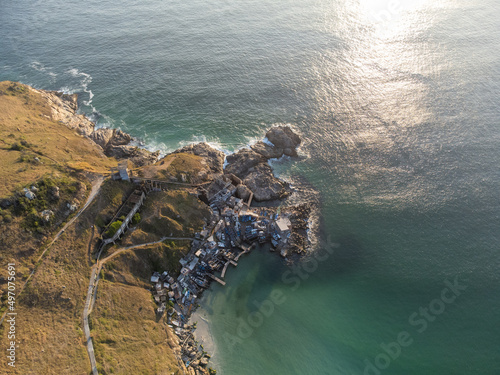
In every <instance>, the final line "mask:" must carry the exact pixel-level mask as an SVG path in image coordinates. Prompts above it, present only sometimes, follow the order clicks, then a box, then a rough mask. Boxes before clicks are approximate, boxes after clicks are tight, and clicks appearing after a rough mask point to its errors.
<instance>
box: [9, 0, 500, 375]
mask: <svg viewBox="0 0 500 375" xmlns="http://www.w3.org/2000/svg"><path fill="white" fill-rule="evenodd" d="M395 4H396V6H394V5H389V3H386V2H384V1H376V0H374V1H368V0H360V1H357V2H356V1H337V0H334V1H322V0H316V1H314V0H304V1H301V2H298V1H291V0H288V1H276V2H266V1H263V0H253V1H250V0H242V1H238V2H225V1H203V2H202V1H198V0H194V1H191V2H180V1H169V2H166V1H152V0H146V1H141V2H139V1H124V2H121V3H120V4H118V3H117V4H112V3H108V2H98V1H88V2H85V3H83V2H82V3H70V2H62V1H55V0H46V1H43V2H42V1H35V2H33V1H32V2H27V1H24V0H21V1H17V2H15V3H14V2H6V1H2V2H1V3H0V7H1V10H2V11H1V12H0V28H1V35H2V38H1V39H0V79H1V80H4V79H10V80H20V81H22V82H24V83H28V84H31V85H33V86H35V87H39V88H45V89H57V90H64V91H68V92H78V93H79V94H80V104H81V108H82V111H83V112H85V113H86V114H88V115H89V116H94V118H96V119H97V120H98V124H99V125H102V126H104V125H110V126H113V127H120V128H122V129H124V130H126V131H128V132H130V133H131V134H133V135H134V136H136V137H138V138H140V139H142V140H143V141H144V142H145V143H146V144H147V145H149V146H150V147H153V148H156V147H159V148H161V149H162V151H163V152H168V151H169V150H173V149H175V148H177V147H179V146H180V145H182V144H184V143H185V142H189V141H196V140H208V141H210V142H213V143H214V144H216V145H218V146H219V147H221V148H222V149H226V150H233V149H235V148H237V147H240V146H242V145H245V144H247V143H248V142H250V141H251V140H252V139H255V138H256V137H261V136H262V134H263V132H264V131H265V129H266V128H268V127H269V126H271V125H272V124H275V123H290V124H292V125H293V126H295V127H296V128H297V129H299V130H300V131H301V132H302V134H303V137H304V139H305V143H304V146H303V149H302V152H303V155H304V157H303V158H301V159H300V160H297V161H295V162H286V163H284V164H282V165H280V166H279V170H280V173H281V174H282V175H283V176H285V177H286V178H288V179H290V180H291V181H292V182H297V181H301V182H303V183H304V184H306V185H312V186H314V187H315V189H317V190H318V191H319V193H320V198H319V203H320V216H321V217H320V232H321V233H320V238H321V239H322V241H323V245H322V246H320V249H319V250H318V251H322V250H323V251H324V247H325V246H324V242H325V241H326V239H327V238H330V243H331V244H332V249H333V250H332V251H333V254H332V255H329V256H328V257H327V258H326V259H324V260H323V261H321V262H318V265H317V269H315V268H316V267H314V266H315V263H314V261H309V263H306V264H302V267H303V268H306V269H309V270H312V272H306V273H305V274H303V276H304V275H305V276H304V279H303V280H302V279H300V285H298V287H297V288H296V289H295V288H293V287H294V286H295V285H296V284H297V283H296V282H295V281H291V280H296V279H295V277H296V275H293V274H290V272H293V271H294V270H295V271H296V272H297V269H293V268H290V267H289V266H287V265H285V264H284V263H283V262H282V261H281V260H280V259H279V257H278V256H277V255H273V254H268V253H267V251H266V250H262V249H261V250H259V251H255V252H254V253H252V254H250V255H249V256H248V257H246V258H244V259H242V261H241V262H240V265H239V266H238V269H237V270H234V269H230V270H229V271H228V274H227V276H226V278H227V282H228V284H227V285H226V287H225V288H222V287H219V286H217V285H215V286H213V287H212V292H210V293H207V294H206V295H205V297H204V300H203V304H202V305H203V306H202V307H203V309H204V310H205V311H206V312H207V314H209V316H210V327H211V330H212V333H213V336H214V340H215V343H216V345H217V350H216V354H215V356H214V363H215V364H216V367H217V369H218V373H221V374H225V375H232V374H242V375H245V374H256V373H257V374H266V375H267V374H269V375H280V374H314V375H315V374H335V375H337V374H363V373H364V372H366V373H369V374H376V373H378V372H380V373H383V374H398V375H400V374H419V375H420V374H436V375H441V374H500V354H499V350H498V348H499V347H500V318H499V314H498V311H499V308H500V298H499V292H500V286H499V276H498V273H499V269H500V259H499V258H500V256H499V251H498V244H499V241H498V237H499V229H498V228H499V224H500V216H499V215H500V204H499V203H500V201H499V198H498V196H499V195H498V191H499V188H498V186H499V182H500V172H499V167H498V166H499V165H500V151H499V150H500V135H499V134H500V133H499V131H498V126H499V124H500V108H499V104H498V103H499V99H500V62H499V59H498V51H499V50H500V48H499V47H500V38H499V30H500V27H499V26H500V19H499V17H498V15H499V14H500V12H499V11H500V3H498V2H496V1H492V0H489V1H488V0H486V1H481V2H480V1H478V0H469V1H465V0H457V1H451V0H450V1H434V2H431V1H425V0H420V1H412V2H410V1H400V2H399V3H397V2H396V3H395ZM308 267H309V268H308ZM302 272H303V271H302ZM306 276H307V279H306V278H305V277H306ZM455 278H458V282H459V284H460V285H464V286H466V287H467V289H465V290H463V291H458V293H460V295H459V296H457V297H456V299H454V300H453V302H450V303H446V304H444V302H440V301H442V299H441V293H442V290H443V289H444V288H445V287H446V285H445V280H449V281H451V282H453V281H454V280H455ZM273 293H274V294H273ZM276 293H281V294H278V295H279V296H280V297H281V298H279V300H280V301H282V302H283V303H281V304H279V305H278V304H275V306H274V310H273V312H272V313H270V314H269V316H266V317H265V319H262V321H259V320H256V321H253V323H255V325H256V327H254V328H253V330H252V332H251V334H250V335H248V334H247V335H241V336H244V338H242V337H240V336H239V335H238V327H239V325H240V324H241V321H244V322H247V323H248V319H249V318H251V317H253V318H255V319H257V318H258V317H259V316H258V314H255V312H256V311H258V305H259V304H260V303H262V302H263V301H267V300H270V299H272V298H271V297H272V296H274V297H276ZM444 296H445V299H446V298H447V299H448V300H449V299H450V298H451V297H450V295H449V294H446V293H445V294H444ZM255 301H257V305H255V303H254V302H255ZM441 304H442V305H441ZM442 306H443V308H444V311H442V312H441V307H442ZM420 308H427V309H429V308H430V311H434V312H439V314H432V315H430V318H429V319H432V318H435V320H434V321H432V322H429V323H428V324H427V327H425V330H423V328H424V326H423V325H422V324H423V323H421V320H420V319H421V317H416V318H415V316H414V315H413V314H414V313H417V314H419V313H421V310H420ZM424 313H425V312H424ZM411 316H414V319H413V320H412V322H413V323H412V322H410V317H411ZM429 319H427V320H429ZM257 323H258V324H257ZM418 330H422V332H421V333H419V332H418ZM404 332H406V333H407V335H408V336H405V337H406V339H403V340H402V342H403V343H405V344H408V342H409V341H411V344H409V345H406V346H404V347H402V349H401V353H399V352H398V351H395V352H393V353H392V354H393V357H394V359H393V358H390V357H389V356H388V355H385V354H383V353H384V350H383V348H382V347H381V344H389V343H392V342H394V341H397V340H398V336H400V335H401V333H404ZM240 333H241V332H240ZM246 333H248V332H246ZM403 336H404V335H403ZM391 348H394V346H391ZM396 354H398V355H396ZM377 358H378V362H377V361H376V359H377ZM366 361H368V362H370V363H371V364H373V366H375V365H379V367H378V369H375V370H374V369H373V368H372V369H371V370H366V371H365V369H366V366H367V363H368V362H366ZM385 367H387V368H385Z"/></svg>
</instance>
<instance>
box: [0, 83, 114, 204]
mask: <svg viewBox="0 0 500 375" xmlns="http://www.w3.org/2000/svg"><path fill="white" fill-rule="evenodd" d="M12 88H13V89H12ZM22 141H24V142H26V144H27V146H23V147H22V150H19V151H18V150H11V147H12V146H13V145H14V144H15V143H17V144H20V142H22ZM22 156H25V157H26V158H30V159H33V158H34V157H38V158H39V159H40V160H41V162H42V163H35V162H33V161H27V162H21V161H19V160H20V159H21V157H22ZM0 160H1V166H2V168H0V180H1V181H2V184H0V197H5V196H8V195H10V194H11V193H12V191H13V190H14V189H15V188H16V187H18V186H20V185H24V184H26V183H29V182H31V181H36V180H38V179H39V178H41V177H42V176H43V175H44V174H47V173H50V172H52V171H54V170H60V168H61V167H75V168H76V169H81V170H87V167H88V166H90V171H91V172H102V173H107V172H109V168H110V167H111V166H115V165H116V161H115V160H114V159H109V158H106V157H104V155H103V153H102V150H100V148H99V147H98V146H97V145H95V144H94V143H92V142H91V141H90V140H88V139H86V138H84V137H82V136H81V135H78V134H77V133H76V132H75V131H73V130H71V129H68V128H67V127H66V126H65V125H63V124H61V123H59V122H56V121H53V120H52V119H51V110H50V107H49V106H48V105H47V103H46V101H45V100H44V99H43V98H42V97H41V95H40V94H38V93H36V92H33V91H31V90H30V89H29V88H28V86H25V85H22V84H16V83H13V82H8V81H4V82H0Z"/></svg>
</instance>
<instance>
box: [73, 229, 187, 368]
mask: <svg viewBox="0 0 500 375" xmlns="http://www.w3.org/2000/svg"><path fill="white" fill-rule="evenodd" d="M166 240H178V241H182V240H187V241H192V240H194V238H190V237H163V238H161V239H160V240H158V241H155V242H148V243H143V244H139V245H133V246H127V247H122V248H120V249H118V250H117V251H115V252H114V253H113V254H110V255H108V256H107V257H106V258H104V259H102V260H100V259H99V258H100V256H101V252H99V255H98V258H97V261H96V263H95V264H94V265H93V266H92V272H91V274H90V281H89V287H88V289H87V298H86V299H85V307H84V308H83V315H82V323H83V332H84V333H85V342H86V343H87V353H88V355H89V359H90V365H91V366H92V374H93V375H99V373H98V372H97V362H96V359H95V353H94V344H93V342H92V337H91V336H90V327H89V315H90V313H91V312H92V310H93V308H94V304H95V301H96V299H97V285H98V283H99V275H100V272H101V269H102V266H103V265H104V264H106V262H108V261H110V260H111V259H113V258H115V257H116V256H118V255H120V254H122V253H124V252H126V251H131V250H135V249H138V248H141V247H146V246H150V245H156V244H159V243H162V242H163V241H166Z"/></svg>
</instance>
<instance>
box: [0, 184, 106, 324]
mask: <svg viewBox="0 0 500 375" xmlns="http://www.w3.org/2000/svg"><path fill="white" fill-rule="evenodd" d="M103 182H104V176H102V175H100V176H99V177H98V178H97V179H96V180H95V181H93V183H92V190H91V191H90V194H89V196H88V198H87V201H86V202H85V204H84V205H83V207H82V208H81V209H80V211H78V212H77V213H76V215H75V216H73V217H72V218H71V219H70V220H69V221H68V222H67V223H66V224H65V225H64V227H62V229H61V230H60V231H59V232H57V234H56V235H55V236H54V238H53V239H52V241H51V242H50V243H49V244H48V245H47V246H46V247H45V250H44V251H43V252H42V254H40V256H39V257H38V259H37V260H36V262H35V267H34V268H33V270H32V271H31V273H30V274H29V276H28V278H27V279H26V281H25V282H24V284H23V286H22V287H21V289H19V292H18V293H17V296H16V298H19V296H20V295H21V293H22V292H23V290H24V288H25V287H26V285H28V283H29V281H30V280H31V277H32V276H33V275H34V274H35V272H36V271H37V269H38V266H40V265H41V261H42V260H43V257H44V256H45V254H46V253H47V251H48V250H49V249H50V248H51V247H52V245H53V244H54V242H56V241H57V240H58V239H59V237H61V235H62V234H63V233H64V231H65V230H66V229H67V228H68V227H69V226H70V225H71V224H73V223H74V222H75V220H76V219H78V218H79V217H80V215H81V214H82V213H83V212H84V211H85V210H86V209H87V207H88V206H90V204H91V203H92V201H93V200H94V198H95V197H96V195H97V193H98V192H99V190H100V189H101V186H102V183H103ZM7 311H8V310H5V312H4V313H3V314H2V318H1V319H0V326H1V325H2V324H3V321H4V319H5V316H6V314H7Z"/></svg>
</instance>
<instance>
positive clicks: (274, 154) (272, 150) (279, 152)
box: [250, 141, 284, 159]
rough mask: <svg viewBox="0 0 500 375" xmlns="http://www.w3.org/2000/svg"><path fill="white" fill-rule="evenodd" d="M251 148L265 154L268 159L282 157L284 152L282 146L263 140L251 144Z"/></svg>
mask: <svg viewBox="0 0 500 375" xmlns="http://www.w3.org/2000/svg"><path fill="white" fill-rule="evenodd" d="M250 148H251V149H252V150H253V151H255V152H257V153H259V154H261V155H262V156H264V157H265V158H266V159H273V158H276V159H277V158H281V157H282V156H283V154H284V151H283V149H282V148H279V147H276V146H271V145H270V144H268V143H265V142H263V141H259V142H257V143H256V144H254V145H252V146H250Z"/></svg>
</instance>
